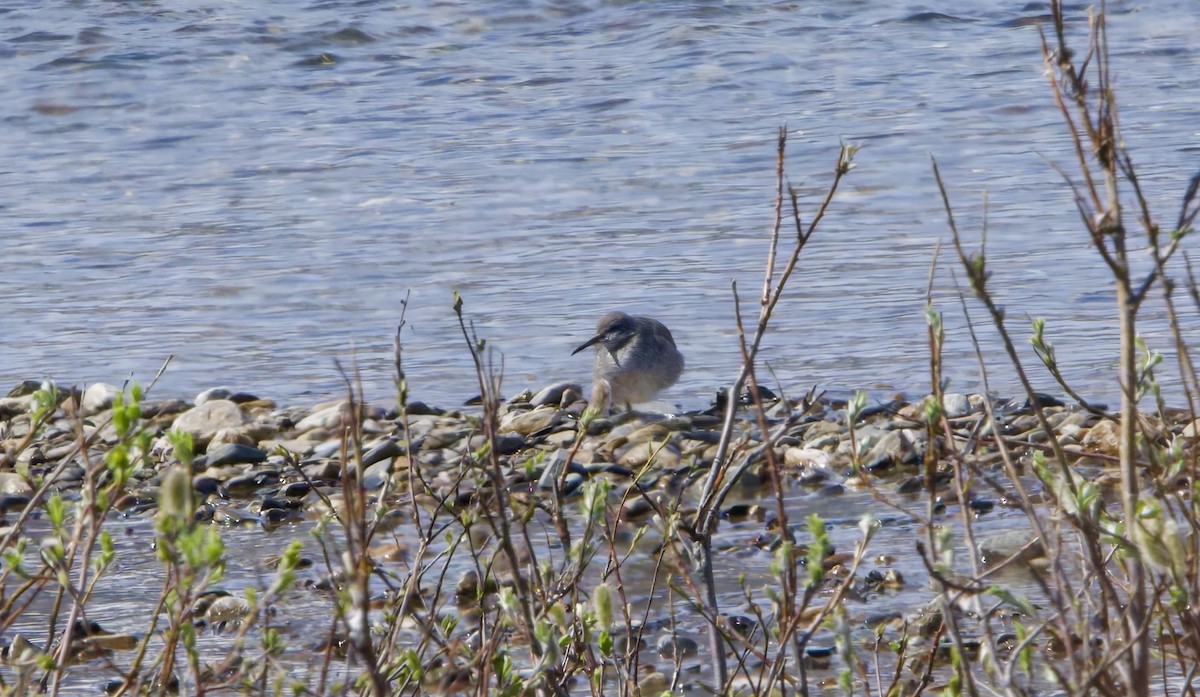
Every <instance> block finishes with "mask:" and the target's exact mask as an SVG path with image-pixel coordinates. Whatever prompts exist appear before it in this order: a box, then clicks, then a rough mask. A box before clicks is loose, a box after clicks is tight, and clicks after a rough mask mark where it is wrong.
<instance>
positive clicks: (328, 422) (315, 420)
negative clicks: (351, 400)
mask: <svg viewBox="0 0 1200 697" xmlns="http://www.w3.org/2000/svg"><path fill="white" fill-rule="evenodd" d="M344 404H345V402H339V403H337V404H334V405H333V406H330V407H325V408H324V409H321V410H320V411H316V412H313V413H312V414H309V415H308V416H306V417H304V418H303V419H301V420H300V423H298V424H296V431H297V432H298V433H304V432H305V431H312V430H316V429H318V428H319V429H324V430H329V429H333V428H338V427H339V426H341V425H342V407H343V405H344Z"/></svg>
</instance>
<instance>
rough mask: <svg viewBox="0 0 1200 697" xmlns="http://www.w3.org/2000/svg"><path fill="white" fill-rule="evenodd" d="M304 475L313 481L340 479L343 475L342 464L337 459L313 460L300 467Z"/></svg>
mask: <svg viewBox="0 0 1200 697" xmlns="http://www.w3.org/2000/svg"><path fill="white" fill-rule="evenodd" d="M300 469H301V471H303V472H304V476H306V477H308V478H309V479H311V480H313V481H320V480H324V479H338V478H340V477H341V476H342V465H341V463H339V462H338V461H337V460H321V461H320V462H312V463H309V464H306V465H304V466H303V467H301V468H300Z"/></svg>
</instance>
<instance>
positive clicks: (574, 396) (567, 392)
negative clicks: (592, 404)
mask: <svg viewBox="0 0 1200 697" xmlns="http://www.w3.org/2000/svg"><path fill="white" fill-rule="evenodd" d="M564 396H566V397H567V398H569V399H570V402H575V401H577V400H580V399H583V387H581V386H579V385H577V384H576V383H573V382H556V383H554V384H553V385H547V386H546V387H543V388H542V389H541V390H540V391H539V392H538V393H537V394H535V395H534V396H533V397H532V398H531V399H530V400H529V403H530V404H532V405H533V406H535V407H540V406H546V405H549V406H553V407H557V406H561V405H562V404H563V401H564V399H563V397H564ZM570 402H568V403H570Z"/></svg>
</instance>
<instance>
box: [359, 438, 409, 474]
mask: <svg viewBox="0 0 1200 697" xmlns="http://www.w3.org/2000/svg"><path fill="white" fill-rule="evenodd" d="M405 454H406V452H405V450H404V446H402V445H400V442H399V441H397V440H396V439H395V438H385V439H384V440H382V441H379V442H378V443H376V444H375V445H373V446H371V447H370V448H368V449H367V451H366V452H365V453H363V456H362V464H363V465H364V466H367V467H370V466H371V465H373V464H375V463H377V462H380V461H382V460H390V459H392V458H396V457H400V456H401V455H405Z"/></svg>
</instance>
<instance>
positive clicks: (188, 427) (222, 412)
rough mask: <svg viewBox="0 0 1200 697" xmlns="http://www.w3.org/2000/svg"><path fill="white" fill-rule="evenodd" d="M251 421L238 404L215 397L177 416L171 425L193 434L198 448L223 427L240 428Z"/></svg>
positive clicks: (178, 429)
mask: <svg viewBox="0 0 1200 697" xmlns="http://www.w3.org/2000/svg"><path fill="white" fill-rule="evenodd" d="M249 423H251V419H250V417H249V416H248V415H247V414H246V412H244V411H242V408H241V407H239V406H238V405H237V404H234V403H233V402H230V401H228V400H224V399H214V400H211V401H208V402H205V403H204V404H201V405H199V406H196V407H192V408H191V409H188V410H187V411H185V412H183V413H182V414H180V415H179V416H178V417H176V418H175V422H174V423H173V424H172V425H171V427H172V428H174V429H175V430H177V431H183V432H185V433H189V434H191V436H192V439H193V440H194V441H195V443H196V446H197V448H201V447H204V446H205V445H207V444H208V442H209V441H211V440H212V437H213V436H214V435H215V434H216V432H217V431H219V430H221V429H223V428H240V427H242V426H245V425H247V424H249Z"/></svg>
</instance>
